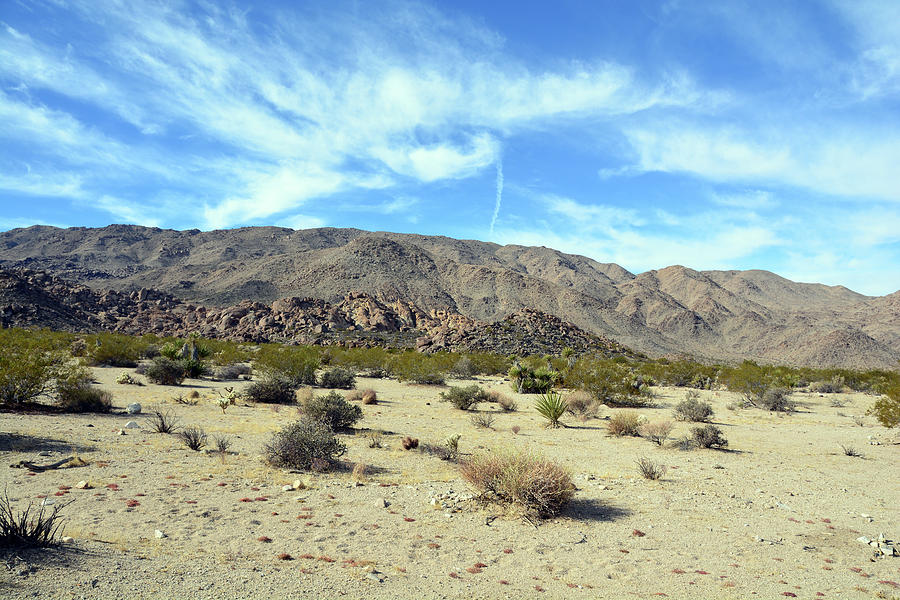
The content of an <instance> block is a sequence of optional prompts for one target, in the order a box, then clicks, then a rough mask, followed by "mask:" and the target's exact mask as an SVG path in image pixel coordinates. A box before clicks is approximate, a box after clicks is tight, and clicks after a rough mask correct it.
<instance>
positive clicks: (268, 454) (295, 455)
mask: <svg viewBox="0 0 900 600" xmlns="http://www.w3.org/2000/svg"><path fill="white" fill-rule="evenodd" d="M346 451H347V447H346V446H345V445H344V444H343V443H341V442H340V441H339V440H338V439H337V438H336V437H335V436H334V432H333V431H332V430H331V428H330V427H329V426H328V425H327V424H325V423H323V422H322V421H317V420H315V419H310V418H309V417H304V418H301V419H300V420H299V421H295V422H293V423H290V424H289V425H287V426H286V427H285V428H284V429H282V430H281V431H278V432H275V433H274V434H273V435H272V438H271V439H270V440H269V442H268V443H266V445H265V447H264V448H263V454H264V455H265V458H266V461H268V462H269V464H271V465H273V466H275V467H283V468H289V469H304V470H311V469H314V468H315V470H324V469H327V468H328V466H330V464H331V462H332V461H333V460H334V459H335V458H337V457H338V456H341V455H342V454H344V452H346Z"/></svg>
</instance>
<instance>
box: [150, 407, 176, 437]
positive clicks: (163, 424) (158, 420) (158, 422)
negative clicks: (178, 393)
mask: <svg viewBox="0 0 900 600" xmlns="http://www.w3.org/2000/svg"><path fill="white" fill-rule="evenodd" d="M149 417H150V418H149V419H148V421H149V424H150V428H151V429H152V430H153V431H154V432H156V433H175V432H176V431H177V430H178V429H179V428H180V425H178V421H179V419H178V417H177V416H176V415H174V414H172V413H171V412H170V411H168V410H166V411H164V410H163V409H161V408H153V409H151V410H150V415H149Z"/></svg>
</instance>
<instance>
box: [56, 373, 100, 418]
mask: <svg viewBox="0 0 900 600" xmlns="http://www.w3.org/2000/svg"><path fill="white" fill-rule="evenodd" d="M92 381H93V377H92V376H91V373H90V371H88V370H87V369H84V368H73V369H69V370H68V371H67V372H66V373H65V374H64V375H63V376H62V377H60V378H58V379H57V380H56V406H58V407H60V408H62V409H63V410H64V411H66V412H77V413H80V412H99V413H104V412H109V411H110V409H112V394H110V393H109V392H107V391H104V390H100V389H97V388H94V387H92V386H91V383H92Z"/></svg>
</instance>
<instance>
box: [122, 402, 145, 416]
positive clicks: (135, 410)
mask: <svg viewBox="0 0 900 600" xmlns="http://www.w3.org/2000/svg"><path fill="white" fill-rule="evenodd" d="M125 412H126V413H128V414H129V415H139V414H141V404H140V402H132V403H131V404H129V405H128V406H126V407H125Z"/></svg>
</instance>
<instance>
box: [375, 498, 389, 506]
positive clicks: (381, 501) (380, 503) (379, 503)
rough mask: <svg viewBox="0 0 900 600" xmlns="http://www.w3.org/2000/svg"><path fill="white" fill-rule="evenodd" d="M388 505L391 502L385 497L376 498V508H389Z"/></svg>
mask: <svg viewBox="0 0 900 600" xmlns="http://www.w3.org/2000/svg"><path fill="white" fill-rule="evenodd" d="M388 506H390V504H389V503H388V501H387V500H385V499H384V498H376V499H375V508H387V507H388Z"/></svg>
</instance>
